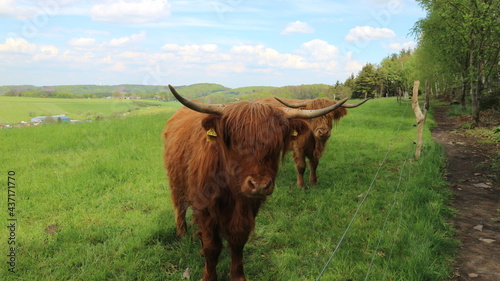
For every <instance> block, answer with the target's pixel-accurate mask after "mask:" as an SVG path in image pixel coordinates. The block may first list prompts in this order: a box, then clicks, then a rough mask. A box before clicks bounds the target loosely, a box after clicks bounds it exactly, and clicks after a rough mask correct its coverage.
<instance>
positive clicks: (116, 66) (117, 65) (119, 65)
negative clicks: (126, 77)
mask: <svg viewBox="0 0 500 281" xmlns="http://www.w3.org/2000/svg"><path fill="white" fill-rule="evenodd" d="M105 70H111V71H119V72H123V71H125V70H127V66H126V65H125V64H124V63H123V62H116V63H115V64H114V65H112V66H111V67H108V68H105Z"/></svg>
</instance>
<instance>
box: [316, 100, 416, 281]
mask: <svg viewBox="0 0 500 281" xmlns="http://www.w3.org/2000/svg"><path fill="white" fill-rule="evenodd" d="M408 105H409V103H407V104H406V106H405V108H404V110H403V113H402V115H401V122H400V123H399V125H398V127H397V129H396V131H395V132H394V134H393V135H392V137H391V140H390V142H389V148H388V149H387V152H386V153H385V156H384V159H383V160H382V162H381V163H380V165H379V167H378V169H377V172H376V173H375V176H374V177H373V180H372V181H371V183H370V186H369V187H368V189H367V191H366V194H365V196H363V199H362V200H361V202H360V203H359V205H358V208H356V211H355V212H354V214H353V216H352V218H351V221H350V222H349V224H348V225H347V228H346V229H345V231H344V233H343V234H342V237H341V238H340V240H339V242H338V243H337V246H336V247H335V249H334V250H333V253H332V254H331V255H330V258H329V259H328V261H327V262H326V264H325V266H324V267H323V269H322V270H321V273H320V274H319V276H318V278H317V279H316V281H319V280H320V279H321V277H322V276H323V274H324V273H325V271H326V269H327V268H328V265H330V263H331V262H332V260H333V258H334V257H335V254H336V253H337V251H338V250H339V248H340V246H341V245H342V243H343V242H344V239H345V237H346V236H347V233H348V232H349V230H350V228H351V226H352V224H353V223H354V220H355V219H356V216H357V215H358V213H359V211H360V210H361V207H362V206H363V204H364V202H365V201H366V198H367V197H368V195H369V194H370V191H371V190H372V188H373V185H374V184H375V181H376V180H377V177H378V175H379V173H380V171H381V170H382V167H383V166H384V164H385V162H386V161H387V158H388V156H389V153H390V152H391V150H392V143H393V140H394V138H395V137H396V135H397V134H398V132H399V130H400V129H401V126H402V125H403V120H404V117H405V115H406V111H407V109H408Z"/></svg>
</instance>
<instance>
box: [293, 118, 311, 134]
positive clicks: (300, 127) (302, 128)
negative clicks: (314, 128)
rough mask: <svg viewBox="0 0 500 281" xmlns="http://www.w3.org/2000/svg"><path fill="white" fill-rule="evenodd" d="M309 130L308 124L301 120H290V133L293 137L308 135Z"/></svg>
mask: <svg viewBox="0 0 500 281" xmlns="http://www.w3.org/2000/svg"><path fill="white" fill-rule="evenodd" d="M307 130H308V126H307V123H306V122H305V121H304V120H301V119H291V120H290V132H291V134H292V137H297V136H299V135H302V134H304V133H306V132H307Z"/></svg>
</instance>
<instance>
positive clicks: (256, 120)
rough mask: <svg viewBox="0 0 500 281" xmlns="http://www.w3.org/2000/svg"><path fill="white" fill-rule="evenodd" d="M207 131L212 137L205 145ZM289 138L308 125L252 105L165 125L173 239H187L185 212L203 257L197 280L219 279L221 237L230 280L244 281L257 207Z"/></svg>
mask: <svg viewBox="0 0 500 281" xmlns="http://www.w3.org/2000/svg"><path fill="white" fill-rule="evenodd" d="M210 129H213V130H214V131H215V132H216V134H217V136H216V137H209V139H208V140H207V131H208V130H210ZM294 131H298V132H299V134H300V133H303V132H305V131H307V125H306V123H305V122H304V121H302V120H297V119H288V118H286V117H285V114H284V112H283V111H282V110H280V109H278V108H275V107H272V106H270V105H265V104H259V103H250V102H239V103H234V104H228V105H226V107H225V109H224V112H223V114H222V115H221V116H217V115H211V114H203V113H199V112H195V111H192V110H191V109H188V108H186V107H183V108H181V109H180V110H179V111H178V112H177V113H175V114H174V115H173V116H172V117H171V118H170V119H169V120H168V122H167V124H166V127H165V130H164V132H163V137H164V144H165V151H164V160H165V168H166V170H167V174H168V178H169V182H170V189H171V198H172V202H173V204H174V207H175V212H176V226H177V233H178V235H180V236H183V235H184V234H185V233H186V231H187V225H186V210H187V209H188V207H191V208H192V210H193V219H194V222H195V223H196V224H197V225H198V231H197V235H198V237H199V238H200V240H201V242H202V253H203V255H204V256H205V269H204V273H203V280H205V281H207V280H217V273H216V265H217V262H218V257H219V254H220V252H221V250H222V239H223V238H224V239H226V240H227V241H228V245H229V248H230V251H231V268H230V276H231V280H245V275H244V272H243V247H244V245H245V243H246V242H247V240H248V237H249V235H250V233H251V231H252V230H253V229H254V226H255V217H256V215H257V213H258V211H259V208H260V206H261V204H262V203H263V202H264V201H265V199H266V196H268V195H271V194H272V193H273V189H274V180H275V177H276V174H277V172H278V165H279V161H280V155H281V154H283V153H284V151H285V150H286V148H287V147H289V143H290V141H291V140H292V138H295V137H293V136H292V133H293V132H294Z"/></svg>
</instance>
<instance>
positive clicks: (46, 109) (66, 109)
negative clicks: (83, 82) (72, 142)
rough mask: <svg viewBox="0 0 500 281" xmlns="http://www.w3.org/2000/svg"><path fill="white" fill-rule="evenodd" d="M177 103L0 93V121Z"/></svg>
mask: <svg viewBox="0 0 500 281" xmlns="http://www.w3.org/2000/svg"><path fill="white" fill-rule="evenodd" d="M163 105H167V106H174V107H175V106H176V103H165V102H161V101H153V100H115V99H57V98H25V97H5V96H0V112H1V114H0V124H8V123H15V122H21V121H26V122H29V121H30V120H31V118H33V117H36V116H46V115H61V114H65V115H67V116H69V117H70V118H71V119H75V120H85V119H92V118H93V117H95V116H96V115H101V116H103V117H108V116H110V115H112V114H125V113H128V112H131V111H134V110H138V109H141V108H143V107H148V106H163Z"/></svg>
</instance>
